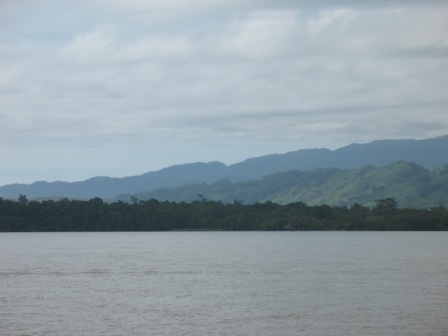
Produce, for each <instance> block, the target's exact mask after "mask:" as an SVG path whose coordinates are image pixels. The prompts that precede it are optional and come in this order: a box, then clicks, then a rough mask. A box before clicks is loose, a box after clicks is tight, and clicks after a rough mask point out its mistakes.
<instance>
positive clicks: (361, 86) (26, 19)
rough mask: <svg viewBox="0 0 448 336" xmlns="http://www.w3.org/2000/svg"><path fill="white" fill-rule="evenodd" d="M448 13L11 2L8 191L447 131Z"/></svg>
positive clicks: (1, 45) (301, 5) (5, 10)
mask: <svg viewBox="0 0 448 336" xmlns="http://www.w3.org/2000/svg"><path fill="white" fill-rule="evenodd" d="M241 3H244V4H241ZM447 18H448V1H410V0H403V1H374V0H372V1H361V0H357V1H354V0H353V1H349V0H347V1H334V0H331V1H330V0H328V1H319V0H314V1H311V0H310V1H300V0H295V1H287V0H284V1H282V0H276V1H267V0H265V1H263V0H259V1H255V0H252V1H251V0H246V1H236V0H123V1H120V0H76V1H75V0H72V1H69V0H6V1H5V0H0V154H1V164H0V185H4V184H9V183H30V182H33V181H38V180H47V181H55V180H64V181H78V180H84V179H87V178H90V177H93V176H114V177H123V176H129V175H138V174H142V173H144V172H147V171H152V170H157V169H160V168H163V167H167V166H170V165H173V164H181V163H187V162H197V161H201V162H208V161H215V160H216V161H221V162H224V163H226V164H231V163H235V162H239V161H242V160H244V159H245V158H249V157H255V156H260V155H265V154H271V153H285V152H288V151H292V150H297V149H304V148H319V147H326V148H330V149H335V148H338V147H341V146H345V145H348V144H350V143H353V142H357V143H365V142H369V141H372V140H377V139H399V138H400V139H402V138H416V139H423V138H431V137H436V136H441V135H446V134H448V20H447Z"/></svg>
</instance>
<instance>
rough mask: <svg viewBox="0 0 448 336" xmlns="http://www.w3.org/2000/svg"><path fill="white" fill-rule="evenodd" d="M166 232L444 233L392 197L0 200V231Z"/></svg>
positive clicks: (437, 211)
mask: <svg viewBox="0 0 448 336" xmlns="http://www.w3.org/2000/svg"><path fill="white" fill-rule="evenodd" d="M170 230H410V231H412V230H415V231H418V230H448V210H447V209H446V208H445V207H443V206H439V207H434V208H431V209H415V208H399V207H398V204H397V202H396V201H395V199H393V198H385V199H379V200H377V201H376V204H375V206H374V207H371V208H369V207H365V206H362V205H359V204H355V205H353V206H351V207H347V206H341V207H335V206H329V205H315V206H309V205H306V204H305V203H302V202H297V203H290V204H286V205H280V204H276V203H273V202H269V201H268V202H264V203H256V204H251V205H244V204H242V203H241V202H238V201H235V202H233V203H231V204H224V203H221V202H216V201H210V200H207V199H205V198H204V197H203V196H202V195H198V199H197V200H196V201H193V202H189V203H186V202H179V203H176V202H168V201H164V202H160V201H157V200H154V199H152V200H148V201H139V200H137V199H135V198H134V199H133V200H132V202H131V203H126V202H121V201H118V202H114V203H106V202H104V201H103V200H102V199H101V198H92V199H90V200H89V201H79V200H68V199H63V200H60V201H52V200H47V201H42V202H38V201H28V199H27V198H26V196H24V195H21V196H20V197H19V199H18V201H11V200H5V199H2V198H0V232H37V231H170Z"/></svg>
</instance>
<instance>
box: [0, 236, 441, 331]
mask: <svg viewBox="0 0 448 336" xmlns="http://www.w3.org/2000/svg"><path fill="white" fill-rule="evenodd" d="M0 255H1V257H0V335H2V336H9V335H11V336H19V335H21V336H24V335H93V336H95V335H108V336H110V335H288V336H289V335H305V336H306V335H316V336H317V335H319V336H322V335H356V336H359V335H382V336H383V335H391V336H392V335H393V336H396V335H418V336H422V335H435V336H444V335H448V318H447V317H448V232H182V233H181V232H167V233H1V234H0Z"/></svg>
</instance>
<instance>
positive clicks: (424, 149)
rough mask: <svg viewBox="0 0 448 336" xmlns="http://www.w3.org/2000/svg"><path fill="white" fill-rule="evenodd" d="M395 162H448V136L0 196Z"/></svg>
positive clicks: (100, 191) (39, 186) (186, 167)
mask: <svg viewBox="0 0 448 336" xmlns="http://www.w3.org/2000/svg"><path fill="white" fill-rule="evenodd" d="M394 161H409V162H415V163H416V164H418V165H421V166H423V167H425V168H427V169H434V168H437V167H441V166H443V165H445V164H448V135H447V136H442V137H438V138H432V139H425V140H377V141H373V142H370V143H367V144H351V145H348V146H346V147H342V148H339V149H336V150H334V151H332V150H329V149H301V150H297V151H293V152H289V153H285V154H271V155H267V156H262V157H256V158H250V159H247V160H245V161H242V162H240V163H236V164H233V165H229V166H227V165H225V164H223V163H221V162H209V163H200V162H199V163H188V164H182V165H176V166H171V167H168V168H164V169H161V170H158V171H154V172H148V173H145V174H142V175H138V176H130V177H123V178H110V177H94V178H91V179H88V180H85V181H80V182H34V183H32V184H9V185H6V186H2V187H0V197H5V198H12V199H17V197H18V195H19V194H23V195H26V196H27V197H28V198H30V199H32V198H51V197H68V198H79V199H89V198H93V197H101V198H105V199H113V198H115V197H116V196H117V195H119V194H136V193H143V192H149V191H152V190H156V189H160V188H174V187H180V186H183V185H185V184H189V183H214V182H217V181H220V180H223V179H227V180H229V181H230V182H242V181H248V180H258V179H261V178H263V177H265V176H268V175H271V174H275V173H281V172H288V171H292V170H299V171H311V170H314V169H319V168H338V169H356V168H360V167H362V166H368V165H373V166H379V167H381V166H384V165H387V164H389V163H391V162H394Z"/></svg>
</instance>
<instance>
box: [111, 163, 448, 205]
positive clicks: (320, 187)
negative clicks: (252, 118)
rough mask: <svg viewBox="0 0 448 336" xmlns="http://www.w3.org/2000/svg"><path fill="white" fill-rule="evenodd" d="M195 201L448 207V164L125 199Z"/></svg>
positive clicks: (283, 177) (286, 177) (289, 177)
mask: <svg viewBox="0 0 448 336" xmlns="http://www.w3.org/2000/svg"><path fill="white" fill-rule="evenodd" d="M131 197H132V199H134V200H135V199H138V200H149V199H157V200H169V201H176V202H179V201H187V202H188V201H194V200H198V199H207V200H213V201H222V202H224V203H232V202H234V201H240V202H243V203H244V204H253V203H257V202H266V201H272V202H276V203H279V204H288V203H293V202H304V203H306V204H310V205H322V204H328V205H332V206H344V205H347V206H351V205H353V204H355V203H358V204H362V205H364V206H373V205H374V204H375V201H376V200H378V199H382V198H387V197H392V198H394V199H395V200H396V201H397V203H398V206H399V207H414V208H431V207H434V206H439V205H443V206H448V165H445V166H443V167H440V168H436V169H434V170H432V171H431V170H428V169H426V168H423V167H422V166H420V165H417V164H416V163H410V162H404V161H399V162H395V163H392V164H389V165H387V166H384V167H374V166H365V167H362V168H358V169H337V168H326V169H317V170H313V171H308V172H304V171H290V172H287V173H277V174H273V175H269V176H267V177H264V178H263V179H261V180H257V181H246V182H237V183H232V182H230V181H229V180H222V181H219V182H216V183H212V184H205V183H202V184H189V185H185V186H182V187H180V188H171V189H170V188H165V189H158V190H155V191H152V192H147V193H139V194H135V195H132V196H131V195H122V196H121V197H119V199H121V200H125V201H130V200H131Z"/></svg>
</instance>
